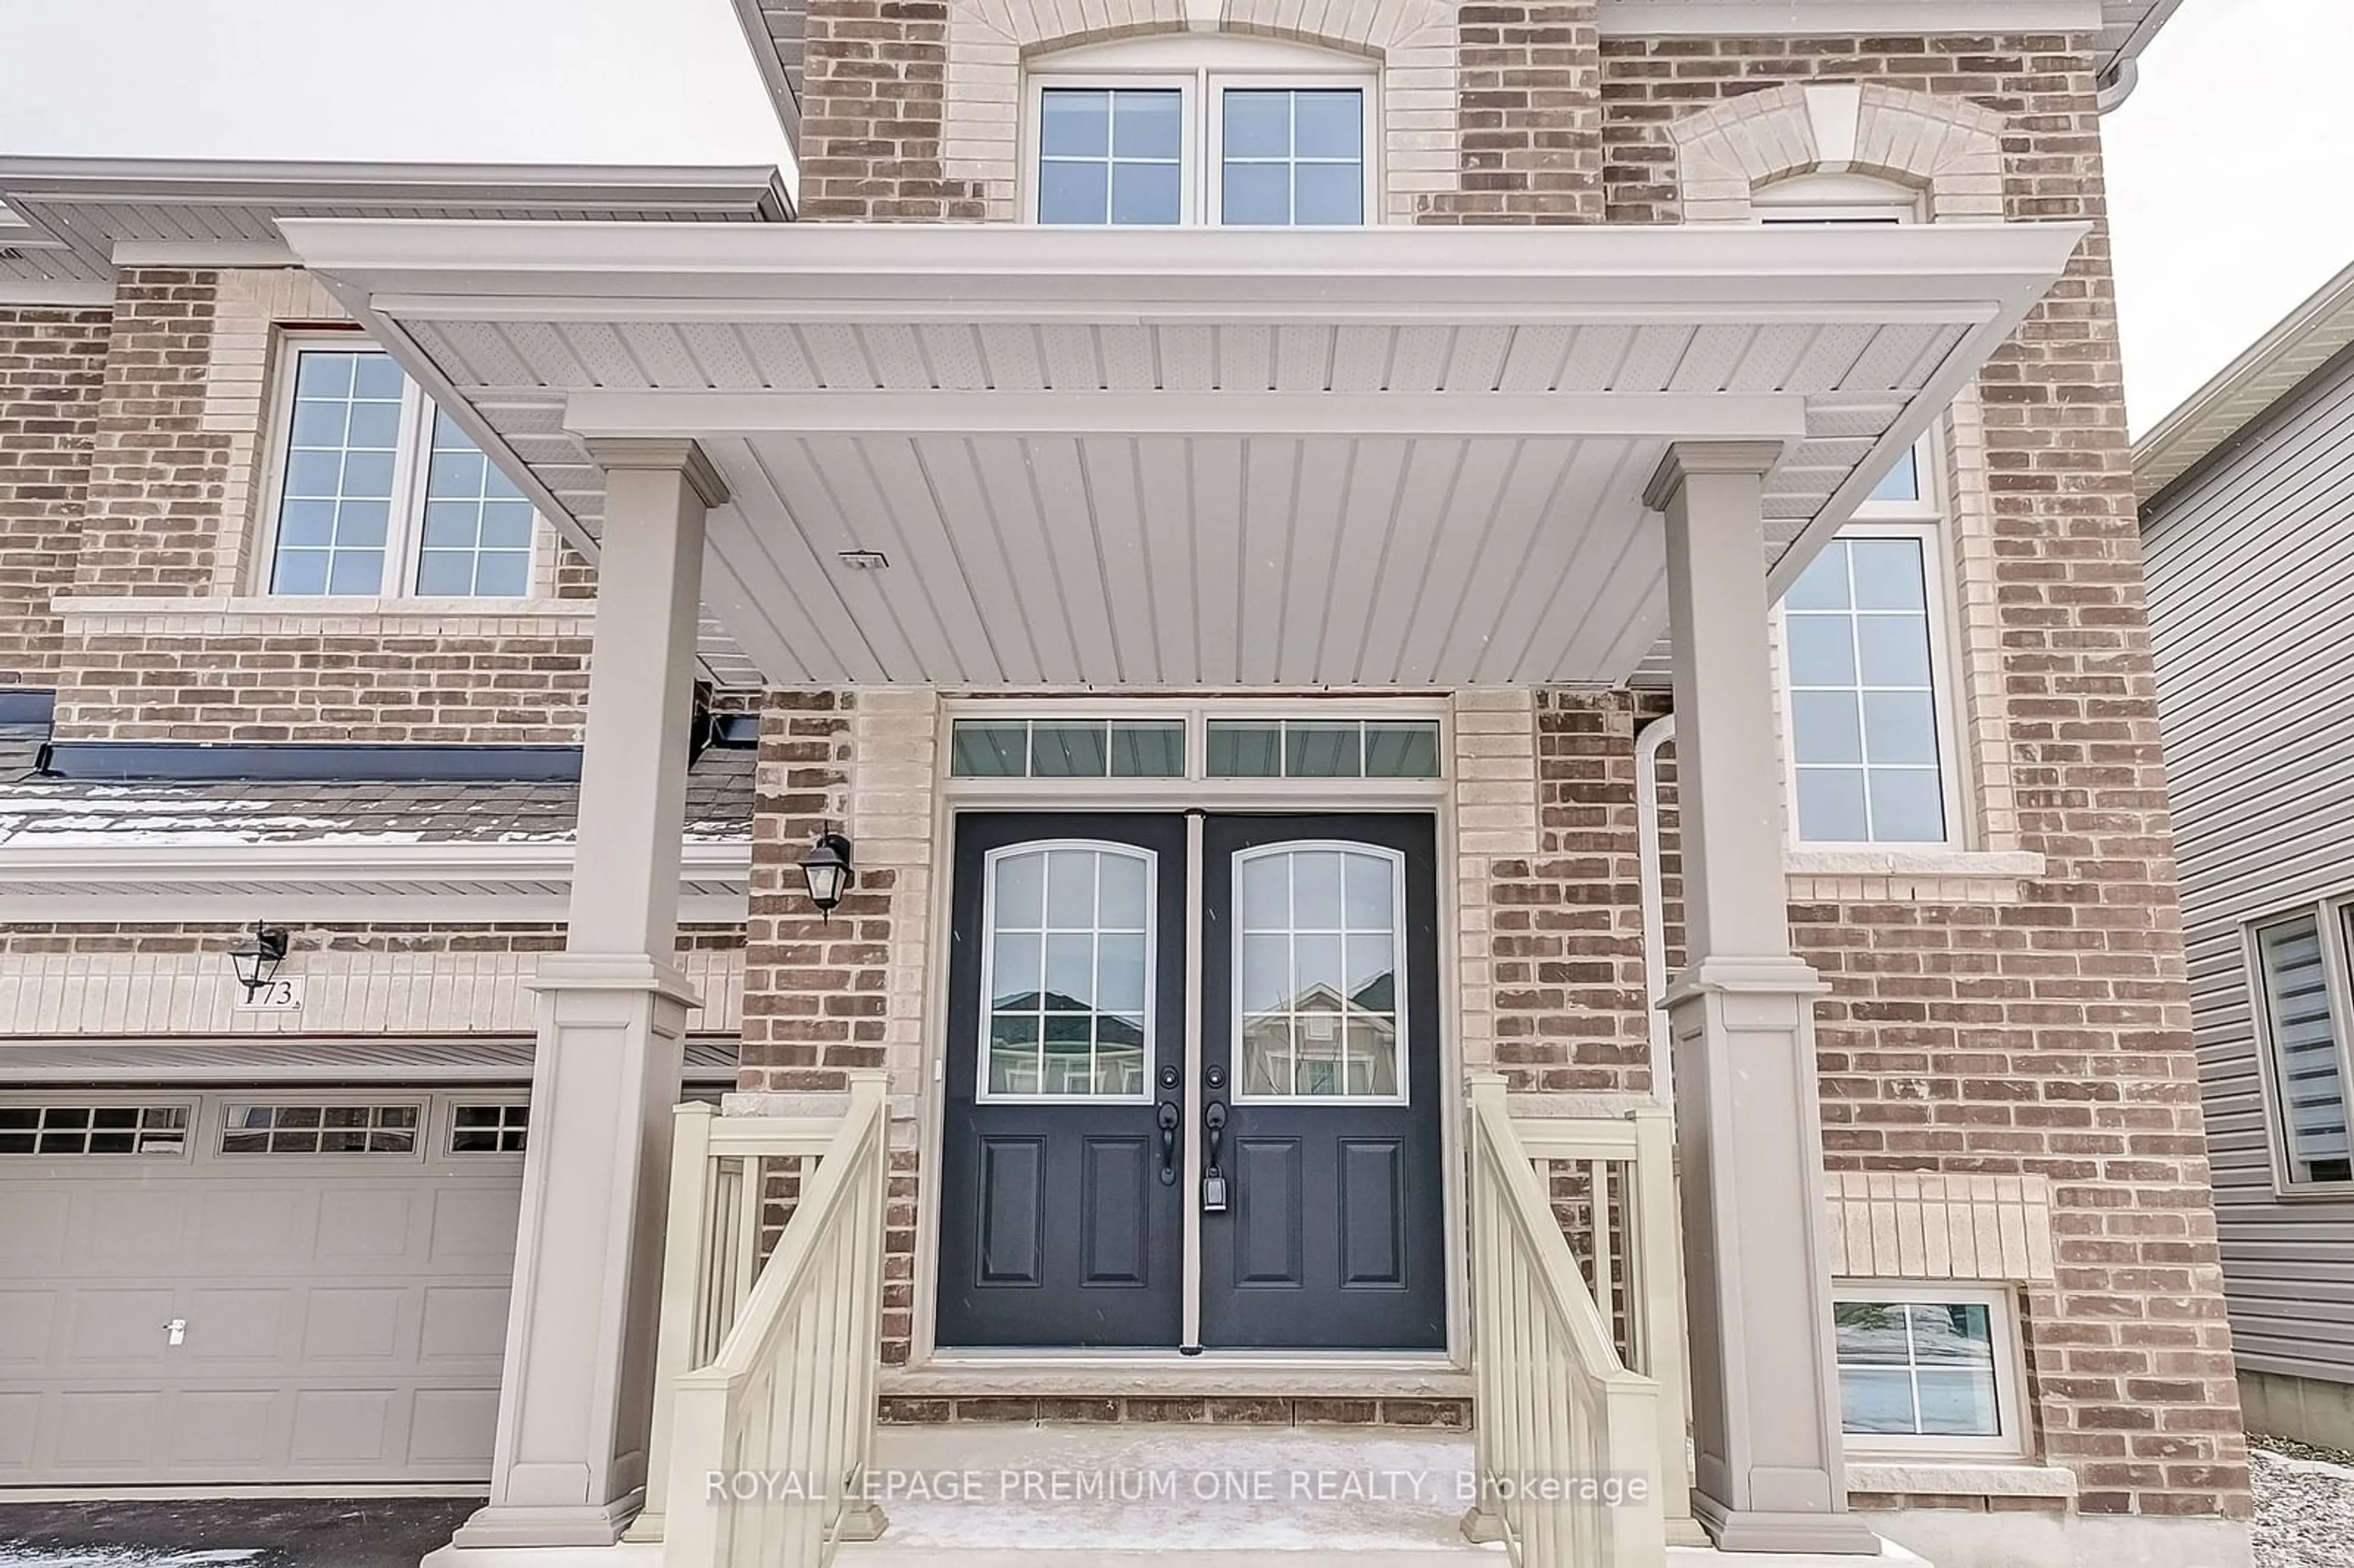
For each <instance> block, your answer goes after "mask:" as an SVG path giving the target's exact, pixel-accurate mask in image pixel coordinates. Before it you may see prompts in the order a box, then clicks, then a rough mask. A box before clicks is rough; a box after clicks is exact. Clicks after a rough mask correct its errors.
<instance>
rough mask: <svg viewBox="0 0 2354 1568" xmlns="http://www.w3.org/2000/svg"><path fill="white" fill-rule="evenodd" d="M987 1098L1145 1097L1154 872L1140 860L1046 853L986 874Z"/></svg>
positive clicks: (1108, 852)
mask: <svg viewBox="0 0 2354 1568" xmlns="http://www.w3.org/2000/svg"><path fill="white" fill-rule="evenodd" d="M987 925H988V932H987V941H986V945H985V947H984V948H983V951H984V953H985V954H986V956H987V963H988V969H989V973H988V978H987V980H986V983H985V987H984V991H985V994H986V995H987V997H988V999H989V1012H988V1018H987V1020H986V1022H985V1023H984V1025H983V1029H984V1039H983V1049H982V1068H981V1097H982V1098H984V1099H987V1098H1005V1097H1022V1098H1028V1097H1045V1098H1120V1099H1139V1098H1142V1097H1145V1092H1146V1083H1147V1077H1148V1074H1149V1071H1150V1062H1151V1054H1152V1052H1151V1044H1152V1041H1151V1016H1150V1010H1149V1008H1148V1006H1147V1002H1148V1001H1149V999H1150V996H1151V991H1152V973H1151V969H1152V866H1151V862H1150V859H1149V857H1147V856H1146V855H1145V854H1144V853H1141V852H1140V851H1136V850H1129V849H1120V848H1115V847H1111V846H1098V845H1094V844H1052V845H1038V846H1034V847H1031V848H1025V849H1022V850H1017V851H1012V852H1008V853H1001V854H998V855H995V856H993V857H992V858H991V861H990V864H989V885H988V909H987Z"/></svg>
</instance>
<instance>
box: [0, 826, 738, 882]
mask: <svg viewBox="0 0 2354 1568" xmlns="http://www.w3.org/2000/svg"><path fill="white" fill-rule="evenodd" d="M575 853H576V851H575V847H574V845H573V844H571V843H570V842H544V843H482V844H472V843H334V842H319V843H262V844H217V843H207V844H173V843H140V844H120V843H117V844H107V843H80V842H78V843H74V844H69V845H50V844H48V843H45V842H42V841H41V840H40V839H38V838H34V839H29V840H19V841H17V842H14V843H9V844H0V881H5V882H6V883H8V884H10V885H15V886H19V887H21V886H23V885H27V884H34V883H41V882H51V883H58V882H70V883H79V884H84V885H87V884H90V883H104V884H113V885H121V886H123V887H126V888H129V887H136V886H138V885H142V884H146V883H157V882H172V883H197V884H202V883H207V882H217V883H222V884H226V885H237V886H240V887H250V886H254V885H262V886H268V885H272V884H282V885H295V884H303V885H317V884H320V883H335V882H366V883H375V884H385V883H443V882H472V883H495V882H548V881H569V880H570V878H571V875H572V862H573V857H574V854H575ZM751 870H752V846H751V844H750V842H748V841H747V840H741V839H726V840H705V839H690V840H687V841H686V842H684V844H683V845H681V847H680V854H679V877H680V880H682V881H684V882H698V881H713V880H719V879H738V880H740V879H742V878H745V877H748V876H749V875H750V874H751Z"/></svg>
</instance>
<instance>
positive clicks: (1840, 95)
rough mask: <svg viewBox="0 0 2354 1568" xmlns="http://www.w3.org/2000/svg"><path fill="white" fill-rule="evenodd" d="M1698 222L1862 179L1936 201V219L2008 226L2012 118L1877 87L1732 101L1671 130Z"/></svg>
mask: <svg viewBox="0 0 2354 1568" xmlns="http://www.w3.org/2000/svg"><path fill="white" fill-rule="evenodd" d="M1668 134H1669V137H1670V140H1672V141H1673V142H1674V143H1675V148H1676V174H1677V180H1678V183H1679V185H1681V190H1682V195H1683V215H1684V221H1685V222H1687V223H1744V222H1747V221H1748V220H1749V219H1750V218H1751V217H1754V216H1755V212H1754V210H1753V208H1752V205H1751V198H1752V196H1753V195H1754V193H1755V192H1756V191H1757V190H1758V189H1759V188H1760V187H1761V186H1765V185H1771V184H1773V183H1774V182H1775V181H1776V180H1782V179H1787V178H1789V177H1790V176H1792V175H1805V174H1857V175H1872V176H1873V177H1875V178H1878V179H1883V180H1890V181H1893V182H1894V183H1896V184H1898V185H1904V186H1907V187H1909V188H1912V189H1914V190H1917V191H1920V192H1922V193H1924V195H1925V196H1926V197H1927V201H1928V217H1929V219H1930V221H1932V222H1943V221H1950V220H1952V219H1956V218H1981V219H1986V218H1992V219H1999V218H2001V217H2003V216H2004V214H2003V197H2002V120H2001V118H2000V117H1999V115H1996V114H1994V113H1993V112H1992V111H1988V110H1985V109H1981V108H1979V107H1978V105H1977V104H1975V103H1971V102H1968V101H1966V100H1963V99H1958V98H1941V97H1938V96H1936V95H1935V94H1933V93H1926V92H1912V91H1908V90H1904V89H1903V88H1895V87H1888V86H1883V85H1882V84H1880V83H1877V82H1861V83H1847V84H1842V85H1810V84H1806V83H1793V84H1792V85H1790V86H1787V87H1780V88H1776V89H1774V90H1771V91H1766V92H1756V93H1750V94H1747V95H1745V96H1744V97H1741V98H1734V99H1728V100H1726V101H1724V102H1723V103H1719V104H1715V105H1713V106H1712V107H1710V108H1708V109H1704V110H1702V111H1700V112H1699V113H1697V114H1692V115H1689V116H1687V117H1685V118H1684V119H1682V120H1679V121H1677V122H1675V123H1674V124H1672V125H1670V126H1669V127H1668Z"/></svg>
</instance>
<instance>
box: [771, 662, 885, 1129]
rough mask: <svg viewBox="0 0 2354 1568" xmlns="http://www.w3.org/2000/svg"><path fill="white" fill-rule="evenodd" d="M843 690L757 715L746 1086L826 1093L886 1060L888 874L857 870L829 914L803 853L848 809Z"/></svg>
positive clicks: (796, 696)
mask: <svg viewBox="0 0 2354 1568" xmlns="http://www.w3.org/2000/svg"><path fill="white" fill-rule="evenodd" d="M853 703H854V698H853V697H852V695H851V694H849V693H847V692H783V691H775V692H770V693H769V695H768V701H767V704H766V705H765V706H764V707H763V708H762V710H761V715H760V761H759V773H758V784H757V786H756V789H757V793H756V795H755V797H754V799H755V808H754V809H755V811H756V812H757V816H756V818H755V821H754V823H753V839H752V903H751V920H750V923H749V925H748V927H746V933H745V959H744V964H745V972H744V1055H743V1076H742V1082H743V1086H744V1087H745V1088H747V1089H775V1090H781V1091H791V1090H831V1089H841V1088H843V1087H844V1086H846V1084H847V1082H848V1080H847V1079H846V1078H844V1077H843V1074H844V1072H845V1071H846V1070H848V1069H850V1068H852V1067H881V1066H883V1065H885V1064H884V1059H883V1001H884V983H885V978H884V967H883V966H884V964H885V959H886V958H887V956H888V955H887V951H886V946H885V945H886V944H887V943H888V942H889V941H890V939H891V895H892V892H893V890H894V886H895V883H894V880H893V877H892V874H891V873H890V872H888V871H876V870H868V871H864V872H862V873H861V874H859V876H858V879H857V884H856V885H855V887H854V890H853V891H852V892H851V893H850V894H849V895H847V896H845V897H844V898H843V901H842V905H841V906H840V907H839V908H837V909H835V910H834V911H833V913H832V916H827V917H822V916H819V915H818V913H817V912H816V911H815V910H813V909H812V908H811V907H810V902H809V898H808V895H807V894H806V893H805V892H804V890H803V884H802V882H801V871H800V862H801V854H802V853H803V852H804V851H806V850H807V849H808V847H809V845H810V843H811V841H813V840H814V839H815V838H816V837H817V835H818V834H819V833H821V832H826V831H827V830H829V829H831V830H833V831H836V832H840V831H842V830H843V824H844V822H845V821H847V819H848V816H849V789H850V769H851V766H852V757H851V749H852V748H851V740H850V726H851V711H852V706H853Z"/></svg>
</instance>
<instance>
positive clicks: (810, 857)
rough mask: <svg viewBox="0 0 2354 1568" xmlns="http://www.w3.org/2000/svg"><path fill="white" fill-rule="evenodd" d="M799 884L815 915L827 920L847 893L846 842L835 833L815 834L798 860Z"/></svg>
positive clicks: (848, 854)
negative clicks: (805, 889) (805, 887)
mask: <svg viewBox="0 0 2354 1568" xmlns="http://www.w3.org/2000/svg"><path fill="white" fill-rule="evenodd" d="M801 881H802V883H803V884H804V885H806V886H807V887H808V889H809V900H810V902H811V904H813V905H815V906H817V912H818V914H819V915H820V916H824V917H826V918H831V917H832V915H833V910H834V906H836V905H838V904H840V903H841V902H842V895H843V894H845V893H847V892H849V891H850V884H851V872H850V841H849V840H848V839H846V838H843V836H842V835H841V834H840V833H837V832H822V833H820V834H818V836H817V842H815V843H813V844H811V845H810V847H809V853H807V854H804V855H802V856H801Z"/></svg>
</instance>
